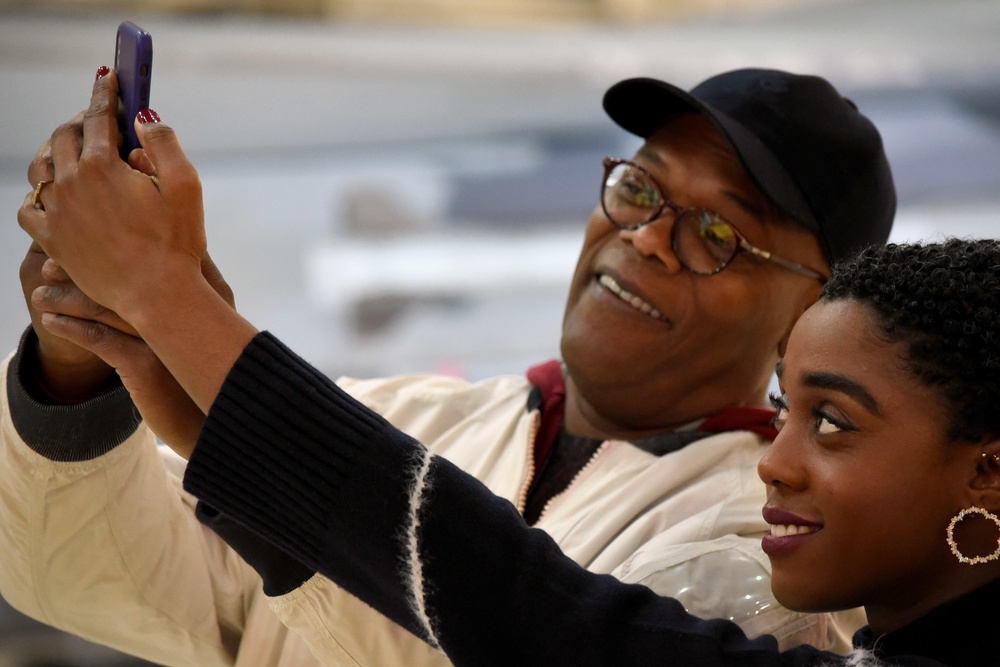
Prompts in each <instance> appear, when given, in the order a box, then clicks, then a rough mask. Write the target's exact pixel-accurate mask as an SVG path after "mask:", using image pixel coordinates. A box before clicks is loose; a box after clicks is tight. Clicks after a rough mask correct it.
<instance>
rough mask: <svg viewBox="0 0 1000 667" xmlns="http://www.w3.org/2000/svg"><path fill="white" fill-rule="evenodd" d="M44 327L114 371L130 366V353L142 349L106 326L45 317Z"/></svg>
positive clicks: (73, 319) (61, 316) (139, 342)
mask: <svg viewBox="0 0 1000 667" xmlns="http://www.w3.org/2000/svg"><path fill="white" fill-rule="evenodd" d="M42 326H44V327H45V329H46V330H47V331H49V332H50V333H52V334H54V335H56V336H59V337H60V338H64V339H66V340H68V341H70V342H71V343H74V344H76V345H78V346H80V347H82V348H83V349H85V350H87V351H89V352H91V353H92V354H96V355H97V356H98V357H100V359H101V360H102V361H104V362H105V363H106V364H108V365H109V366H112V367H115V368H117V367H119V366H121V365H122V364H125V363H127V362H128V360H129V351H130V350H132V349H135V347H136V346H137V345H142V342H141V341H139V340H138V339H135V338H133V337H132V336H128V335H126V334H124V333H122V332H120V331H117V330H115V329H113V328H112V327H109V326H107V325H105V324H102V323H100V322H95V321H93V320H86V319H80V318H76V317H71V316H69V315H61V314H57V313H43V314H42Z"/></svg>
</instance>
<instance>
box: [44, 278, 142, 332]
mask: <svg viewBox="0 0 1000 667" xmlns="http://www.w3.org/2000/svg"><path fill="white" fill-rule="evenodd" d="M31 305H32V307H33V308H35V309H36V310H38V311H39V312H42V313H58V314H60V315H68V316H70V317H73V318H77V319H82V320H89V321H92V322H98V323H100V324H103V325H105V326H108V327H110V328H112V329H115V330H116V331H120V332H122V333H124V334H127V335H129V336H138V334H137V332H136V330H135V329H133V328H132V327H131V326H130V325H129V324H128V323H127V322H125V320H123V319H122V318H121V317H119V316H118V314H117V313H115V312H114V311H112V310H108V309H107V308H105V307H104V306H102V305H100V304H99V303H97V302H96V301H94V300H93V299H91V298H90V297H88V296H87V295H86V294H84V293H83V291H81V290H80V288H79V287H77V286H76V285H73V284H63V285H41V286H39V287H36V288H35V290H34V291H33V292H32V293H31Z"/></svg>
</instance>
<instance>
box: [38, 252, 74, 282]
mask: <svg viewBox="0 0 1000 667" xmlns="http://www.w3.org/2000/svg"><path fill="white" fill-rule="evenodd" d="M41 274H42V278H44V279H45V282H46V283H48V284H51V285H59V284H62V283H71V284H72V282H73V279H72V278H70V277H69V274H68V273H66V270H65V269H64V268H63V267H61V266H59V264H57V263H56V261H55V260H54V259H52V258H51V257H47V258H46V259H45V262H44V263H43V264H42V270H41Z"/></svg>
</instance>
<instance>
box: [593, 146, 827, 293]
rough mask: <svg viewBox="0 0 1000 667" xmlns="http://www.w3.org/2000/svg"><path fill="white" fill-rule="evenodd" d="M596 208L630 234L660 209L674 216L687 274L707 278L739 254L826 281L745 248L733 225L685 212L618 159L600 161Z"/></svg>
mask: <svg viewBox="0 0 1000 667" xmlns="http://www.w3.org/2000/svg"><path fill="white" fill-rule="evenodd" d="M601 208H602V209H604V214H605V215H606V216H608V220H610V221H611V222H612V224H614V225H615V226H616V227H618V228H620V229H625V230H629V231H635V230H636V229H639V228H640V227H643V226H645V225H648V224H649V223H651V222H654V221H655V220H657V219H659V218H660V216H661V215H662V214H663V209H665V208H668V209H670V210H671V211H673V212H674V226H673V229H672V230H671V231H670V244H671V246H672V247H673V251H674V255H676V257H677V259H678V261H680V263H681V265H682V266H683V267H684V268H685V269H687V270H688V271H690V272H691V273H694V274H697V275H700V276H711V275H715V274H716V273H718V272H720V271H722V270H723V269H724V268H726V267H727V266H729V263H730V262H732V261H733V258H734V257H736V255H737V253H739V252H740V250H743V251H744V252H748V253H750V254H751V255H753V256H755V257H759V258H761V259H763V260H766V261H769V262H774V263H775V264H777V265H779V266H782V267H784V268H786V269H788V270H789V271H794V272H795V273H798V274H800V275H803V276H808V277H810V278H814V279H816V280H819V281H820V282H822V283H825V282H826V281H827V276H825V275H823V274H822V273H820V272H818V271H813V270H812V269H810V268H807V267H805V266H802V265H801V264H797V263H795V262H793V261H791V260H787V259H784V258H783V257H778V256H777V255H774V254H772V253H770V252H768V251H767V250H763V249H761V248H758V247H756V246H753V245H751V244H750V242H749V241H747V240H746V238H744V236H743V234H741V233H740V231H739V230H738V229H736V227H734V226H733V225H732V223H730V222H728V221H727V220H726V219H725V218H723V217H722V216H721V215H719V214H718V213H716V212H714V211H710V210H708V209H705V208H684V207H682V206H680V205H678V204H675V203H674V202H672V201H670V200H669V199H667V198H666V197H665V196H663V190H662V189H661V188H660V186H659V184H657V182H656V180H655V179H654V178H653V176H652V174H650V173H649V172H648V171H646V170H645V169H643V168H642V167H640V166H639V165H637V164H635V163H633V162H629V161H628V160H622V159H620V158H613V157H606V158H604V183H603V185H602V186H601Z"/></svg>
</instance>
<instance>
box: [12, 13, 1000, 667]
mask: <svg viewBox="0 0 1000 667" xmlns="http://www.w3.org/2000/svg"><path fill="white" fill-rule="evenodd" d="M124 19H130V20H132V21H134V22H136V23H138V24H139V25H141V26H142V27H144V28H145V29H147V30H148V31H149V32H150V33H151V34H152V35H153V39H154V45H155V46H154V67H153V75H154V76H153V83H152V104H151V105H152V107H153V108H154V109H156V110H157V112H159V114H160V115H161V116H162V117H163V119H164V120H165V121H167V122H169V123H170V124H171V125H173V126H174V128H175V129H176V130H177V131H178V132H179V134H180V137H181V140H182V142H183V144H184V147H185V149H186V150H187V152H188V154H189V155H190V157H191V158H192V160H193V161H194V162H195V164H196V165H197V166H198V168H199V170H200V172H201V176H202V180H203V184H204V190H205V206H206V215H207V217H206V222H207V228H208V235H209V248H210V250H211V252H212V255H213V256H214V258H215V259H216V261H217V263H218V264H219V266H220V267H221V269H222V270H223V272H224V273H225V275H226V276H227V278H228V279H229V281H230V283H231V284H232V286H233V288H234V290H235V292H236V296H237V306H238V307H239V309H240V310H241V311H242V312H243V313H244V314H245V315H246V316H247V317H249V319H250V320H251V321H253V322H254V323H255V324H257V325H258V326H260V327H263V328H268V329H270V330H271V331H273V332H275V333H276V334H277V335H278V336H279V337H281V338H282V339H284V340H285V341H286V342H287V343H289V344H290V345H291V346H292V347H293V348H294V349H296V350H297V351H298V352H300V353H301V354H302V355H303V356H305V357H306V358H307V359H309V360H310V361H311V362H313V363H314V364H316V365H317V366H319V367H320V368H321V369H323V370H324V371H326V372H327V373H328V374H331V375H333V376H337V375H341V374H353V375H360V376H375V375H386V374H393V373H400V372H411V371H433V372H442V373H452V374H456V375H461V376H464V377H468V378H471V379H477V378H480V377H483V376H486V375H490V374H494V373H522V372H523V371H524V369H525V368H526V367H527V366H529V365H531V364H532V363H535V362H538V361H542V360H545V359H547V358H551V357H554V356H556V355H557V354H558V339H559V329H560V322H561V317H562V308H563V304H564V299H565V292H566V289H567V286H568V282H569V278H570V275H571V272H572V269H573V266H574V264H575V260H576V255H577V252H578V250H579V246H580V243H581V241H582V234H583V229H584V224H585V222H586V220H587V217H588V216H589V213H590V211H591V210H592V209H593V207H594V206H595V205H596V203H597V193H598V187H599V180H600V177H601V165H600V159H601V157H602V156H604V155H619V156H630V155H631V154H632V153H633V152H634V150H635V149H636V148H637V147H638V145H639V140H638V139H636V138H635V137H632V136H631V135H628V134H627V133H625V132H624V131H622V130H619V129H618V128H617V126H615V125H614V124H613V123H612V122H611V121H610V120H608V119H607V118H606V116H605V115H604V113H603V111H602V109H601V96H602V94H603V92H604V90H605V89H606V88H607V87H608V86H609V85H611V84H612V83H614V82H616V81H618V80H620V79H623V78H627V77H631V76H654V77H658V78H662V79H665V80H667V81H670V82H672V83H676V84H678V85H681V86H684V87H691V86H693V85H695V84H697V83H698V82H700V81H701V80H703V79H705V78H707V77H709V76H711V75H713V74H716V73H718V72H720V71H724V70H728V69H734V68H738V67H747V66H763V67H777V68H781V69H787V70H792V71H798V72H812V73H817V74H820V75H822V76H824V77H826V78H827V79H829V80H830V81H831V82H833V83H834V85H836V86H837V87H838V88H839V89H840V90H841V91H842V92H844V93H845V94H847V95H848V96H849V97H851V98H852V99H853V100H854V101H855V102H856V103H857V104H858V106H859V107H860V108H861V110H862V111H863V112H865V113H866V114H867V115H868V116H869V117H870V118H871V119H872V120H873V121H874V122H875V124H876V125H877V126H878V127H879V128H880V130H881V132H882V136H883V139H884V141H885V144H886V150H887V153H888V155H889V159H890V161H891V163H892V166H893V170H894V174H895V178H896V183H897V188H898V192H899V212H898V218H897V223H896V226H895V228H894V232H893V240H918V239H930V238H935V237H940V236H941V235H965V236H988V237H997V236H998V235H1000V214H998V207H1000V38H998V37H997V36H998V35H1000V2H998V1H995V0H863V1H855V0H147V1H145V2H141V1H139V0H131V1H129V0H73V1H68V0H67V1H62V2H51V1H28V0H21V1H18V0H0V90H2V94H0V210H4V211H6V212H7V223H6V224H3V225H0V267H2V269H3V273H2V276H3V279H2V280H0V308H2V311H0V312H3V313H5V315H4V316H3V317H0V342H2V343H3V346H4V349H6V350H11V349H13V348H14V346H15V345H16V343H17V340H18V338H19V336H20V334H21V332H22V331H23V329H24V327H25V326H26V325H27V322H28V319H27V315H26V313H25V308H24V303H23V299H22V296H21V293H20V289H19V285H18V278H17V267H18V265H19V264H20V261H21V258H22V257H23V255H24V252H25V250H26V248H27V244H28V241H27V237H26V236H25V235H24V234H23V232H21V230H20V229H19V228H18V227H17V223H16V219H15V212H16V210H17V208H18V207H19V206H20V204H21V202H22V200H23V198H24V196H25V194H27V193H28V192H29V191H30V190H31V186H29V184H28V183H27V180H26V176H25V174H26V169H27V165H28V162H29V161H30V159H31V157H32V156H33V155H34V152H35V150H36V149H37V147H38V146H39V144H40V143H41V142H42V141H43V140H44V139H45V138H47V137H48V135H49V133H50V132H51V131H52V130H53V129H54V128H55V127H56V126H57V125H58V124H59V123H61V122H63V121H65V120H67V119H68V118H70V117H71V116H72V115H73V114H74V113H75V112H77V111H79V110H80V109H82V108H84V107H85V106H86V103H87V100H88V98H89V91H90V87H91V82H92V81H93V77H94V72H95V71H96V70H97V67H98V66H99V65H102V64H107V65H111V64H112V61H113V55H114V54H113V49H114V36H115V30H116V28H117V25H118V23H119V22H120V21H121V20H124ZM0 558H2V554H0ZM133 664H141V663H136V662H134V661H128V660H126V659H125V658H123V657H117V656H113V655H111V654H109V653H108V652H106V651H105V650H103V649H99V648H97V647H94V646H90V645H88V644H86V643H83V642H79V641H77V640H74V639H72V638H69V637H65V636H62V635H58V634H54V633H52V632H50V631H47V630H44V629H43V628H41V627H40V626H38V625H37V624H35V623H33V622H31V621H28V620H27V619H25V618H23V617H20V616H19V615H17V614H16V613H14V612H12V611H11V610H9V609H6V608H4V607H3V606H2V604H0V667H8V666H9V667H28V666H31V667H42V666H46V667H55V666H57V665H59V666H62V665H66V666H69V665H133Z"/></svg>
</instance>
